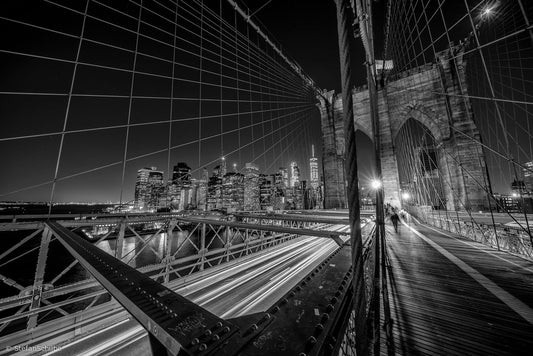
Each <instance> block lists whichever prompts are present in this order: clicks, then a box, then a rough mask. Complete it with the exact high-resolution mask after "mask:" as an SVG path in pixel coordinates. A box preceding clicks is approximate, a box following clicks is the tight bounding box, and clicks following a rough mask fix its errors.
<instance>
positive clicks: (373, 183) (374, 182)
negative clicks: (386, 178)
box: [370, 179, 381, 190]
mask: <svg viewBox="0 0 533 356" xmlns="http://www.w3.org/2000/svg"><path fill="white" fill-rule="evenodd" d="M370 187H371V188H372V189H376V190H377V189H379V188H381V181H380V180H379V179H372V181H371V182H370Z"/></svg>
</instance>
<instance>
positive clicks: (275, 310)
mask: <svg viewBox="0 0 533 356" xmlns="http://www.w3.org/2000/svg"><path fill="white" fill-rule="evenodd" d="M277 312H279V307H278V306H277V305H276V306H275V307H274V308H272V311H271V313H272V314H275V313H277Z"/></svg>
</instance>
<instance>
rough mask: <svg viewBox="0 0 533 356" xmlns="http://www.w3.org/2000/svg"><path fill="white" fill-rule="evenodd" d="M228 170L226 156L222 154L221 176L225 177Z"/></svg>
mask: <svg viewBox="0 0 533 356" xmlns="http://www.w3.org/2000/svg"><path fill="white" fill-rule="evenodd" d="M227 172H228V171H227V168H226V157H224V156H222V158H220V171H219V175H220V177H224V176H225V175H226V173H227Z"/></svg>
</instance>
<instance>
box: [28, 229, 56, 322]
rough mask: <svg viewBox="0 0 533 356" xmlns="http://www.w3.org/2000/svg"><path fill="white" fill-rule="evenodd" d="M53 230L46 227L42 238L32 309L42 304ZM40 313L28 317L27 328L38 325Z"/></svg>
mask: <svg viewBox="0 0 533 356" xmlns="http://www.w3.org/2000/svg"><path fill="white" fill-rule="evenodd" d="M51 237H52V232H51V231H50V229H49V228H48V227H45V229H44V231H43V235H42V238H41V247H40V248H39V256H38V257H37V268H36V270H35V278H34V281H33V291H32V295H31V297H32V298H31V305H30V310H33V309H36V308H39V307H40V306H41V300H42V293H43V281H44V271H45V268H46V260H47V257H48V246H49V244H50V239H51ZM38 316H39V315H38V314H33V315H31V316H30V317H29V318H28V324H27V330H32V329H33V328H35V327H36V326H37V318H38Z"/></svg>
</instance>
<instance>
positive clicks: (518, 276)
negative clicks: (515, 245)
mask: <svg viewBox="0 0 533 356" xmlns="http://www.w3.org/2000/svg"><path fill="white" fill-rule="evenodd" d="M386 241H387V255H388V258H387V260H388V261H387V263H388V274H389V280H388V293H389V299H390V308H391V317H392V319H393V327H392V330H393V340H394V344H393V345H392V346H393V347H394V351H395V354H396V355H499V356H500V355H533V263H532V262H530V261H527V260H524V259H521V258H519V257H516V256H513V255H509V254H507V253H504V252H499V251H496V250H494V249H491V248H489V247H486V246H484V245H481V244H479V243H475V242H472V241H470V240H467V239H464V238H461V237H458V236H457V235H452V234H449V233H442V232H439V231H437V230H435V229H433V228H430V227H426V226H421V225H411V226H407V225H402V226H401V229H400V232H399V233H398V234H397V233H394V230H393V229H392V226H387V238H386ZM382 310H383V309H382ZM381 340H382V347H381V353H382V354H387V346H386V344H385V341H386V337H385V334H384V333H383V334H382V337H381Z"/></svg>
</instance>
